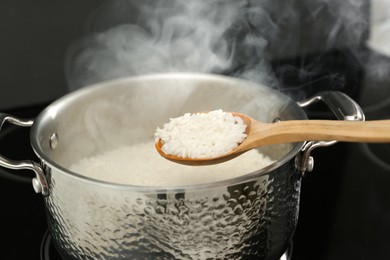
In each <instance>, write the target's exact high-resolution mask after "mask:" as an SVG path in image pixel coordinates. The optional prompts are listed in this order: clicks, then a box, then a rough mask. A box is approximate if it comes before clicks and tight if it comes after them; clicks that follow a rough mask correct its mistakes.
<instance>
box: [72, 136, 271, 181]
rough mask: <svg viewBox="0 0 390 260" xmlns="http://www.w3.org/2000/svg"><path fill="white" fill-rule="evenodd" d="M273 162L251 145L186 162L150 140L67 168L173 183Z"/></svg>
mask: <svg viewBox="0 0 390 260" xmlns="http://www.w3.org/2000/svg"><path fill="white" fill-rule="evenodd" d="M273 162H274V161H273V160H272V159H270V158H269V157H268V156H265V155H264V154H262V153H260V152H259V151H257V150H255V149H254V150H251V151H248V152H246V153H244V154H243V155H241V156H239V157H237V158H235V159H232V160H230V161H227V162H225V163H221V164H217V165H209V166H200V167H195V166H186V165H181V164H177V163H174V162H171V161H168V160H166V159H164V158H162V157H161V156H160V155H159V154H158V152H157V151H156V149H155V147H154V142H153V140H151V141H149V142H144V143H140V144H136V145H131V146H123V147H119V148H117V149H114V150H111V151H107V152H105V153H101V154H98V155H96V156H91V157H88V158H84V159H81V160H80V161H78V162H77V163H75V164H73V165H72V166H71V167H70V170H71V171H73V172H77V173H79V174H82V175H84V176H87V177H90V178H93V179H98V180H103V181H108V182H113V183H120V184H130V185H147V186H177V185H189V184H201V183H209V182H215V181H221V180H226V179H230V178H234V177H238V176H241V175H244V174H247V173H250V172H254V171H257V170H259V169H261V168H264V167H266V166H268V165H270V164H271V163H273Z"/></svg>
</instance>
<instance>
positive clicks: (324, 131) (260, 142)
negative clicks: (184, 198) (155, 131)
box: [155, 112, 390, 165]
mask: <svg viewBox="0 0 390 260" xmlns="http://www.w3.org/2000/svg"><path fill="white" fill-rule="evenodd" d="M232 114H233V115H234V116H239V117H241V118H242V119H243V120H244V123H245V124H246V125H247V128H246V131H245V133H246V134H247V137H246V139H245V140H244V141H243V142H242V143H240V144H239V145H238V146H237V147H236V148H235V149H233V150H232V151H230V152H229V153H227V154H224V155H221V156H218V157H212V158H183V157H179V156H175V155H170V154H165V153H164V152H163V151H162V149H161V148H162V146H163V145H164V143H163V142H162V141H161V140H159V141H157V142H156V144H155V146H156V149H157V151H158V152H159V153H160V155H161V156H163V157H164V158H166V159H168V160H171V161H174V162H177V163H180V164H186V165H211V164H217V163H221V162H225V161H227V160H230V159H233V158H235V157H237V156H238V155H240V154H242V153H244V152H246V151H249V150H251V149H253V148H256V147H260V146H265V145H272V144H281V143H294V142H303V141H332V140H336V141H343V142H364V143H387V142H390V120H376V121H339V120H289V121H281V122H277V123H273V124H270V123H262V122H259V121H256V120H254V119H253V118H250V117H248V116H246V115H243V114H239V113H235V112H233V113H232Z"/></svg>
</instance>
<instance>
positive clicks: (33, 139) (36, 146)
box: [30, 73, 306, 193]
mask: <svg viewBox="0 0 390 260" xmlns="http://www.w3.org/2000/svg"><path fill="white" fill-rule="evenodd" d="M194 76H196V77H197V78H199V77H201V78H204V79H208V80H210V79H211V80H221V79H226V78H229V80H236V81H237V82H243V81H246V82H247V84H248V83H249V84H256V85H262V84H259V83H256V82H251V81H247V80H244V79H238V78H233V77H228V76H223V75H216V74H204V73H163V74H148V75H138V76H130V77H124V78H118V79H113V80H107V81H104V82H99V83H95V84H92V85H89V86H86V87H83V88H81V89H79V90H76V91H73V92H71V93H69V94H67V95H65V96H63V97H61V98H59V99H57V100H55V101H54V102H52V103H51V104H50V105H48V106H47V107H46V108H45V109H44V110H43V111H42V112H41V113H40V114H39V115H38V117H37V118H36V119H35V121H34V123H33V125H32V127H31V131H30V143H31V146H32V149H33V151H34V152H35V154H36V155H37V156H38V158H39V159H40V160H41V163H42V164H43V165H44V166H45V167H48V168H49V169H51V168H55V169H56V170H57V171H59V172H61V173H62V174H64V175H66V176H68V177H71V178H73V179H77V180H79V181H82V182H85V183H88V184H92V185H99V186H103V187H107V188H113V189H118V190H132V191H137V192H144V193H156V192H159V193H161V192H183V191H184V190H185V191H192V190H205V189H212V188H218V187H226V186H231V185H233V184H240V183H243V182H247V181H249V180H253V179H255V178H257V177H259V176H263V175H266V174H271V173H272V172H273V171H274V170H275V169H277V168H279V167H281V166H282V165H284V164H285V163H287V162H288V161H290V160H291V159H292V158H294V157H295V156H296V155H297V154H298V153H299V152H300V151H301V150H302V148H303V146H304V144H305V142H299V143H293V144H292V149H291V150H290V151H289V152H288V153H286V154H285V155H284V156H283V157H281V158H279V159H278V160H277V161H275V162H274V163H272V164H270V165H268V166H266V167H264V168H261V169H259V170H257V171H254V172H249V173H246V174H244V175H241V176H238V177H234V178H229V179H225V180H220V181H215V182H209V183H199V184H189V185H175V186H146V185H145V186H144V185H132V184H121V183H115V182H109V181H104V180H99V179H94V178H90V177H87V176H84V175H82V174H79V173H76V172H73V171H71V170H69V169H67V168H65V167H63V166H61V165H59V164H58V163H56V162H55V161H53V160H52V159H50V158H49V156H47V155H46V154H45V152H44V150H43V149H42V146H41V145H40V143H39V141H38V138H37V133H38V128H39V125H41V121H42V120H43V118H44V117H47V116H50V114H51V113H53V111H55V110H57V109H58V107H62V106H63V105H64V103H67V101H69V100H74V99H77V97H79V96H82V95H85V93H87V92H89V91H90V90H91V89H92V88H93V89H96V88H106V87H108V86H110V85H113V84H118V83H123V82H127V81H129V80H132V81H142V80H144V79H145V78H148V79H151V78H152V79H153V78H154V79H163V78H172V77H176V78H180V77H181V78H183V77H194ZM269 90H270V91H274V92H276V93H277V94H278V95H282V96H284V98H286V99H287V100H289V102H290V103H292V104H296V102H295V101H293V100H292V99H291V98H290V97H288V96H286V95H285V94H283V93H281V92H278V91H276V90H274V89H271V88H269ZM297 107H298V108H299V106H298V105H297ZM300 109H301V108H300ZM302 111H303V110H302ZM303 113H304V112H303ZM304 115H305V117H306V114H305V113H304Z"/></svg>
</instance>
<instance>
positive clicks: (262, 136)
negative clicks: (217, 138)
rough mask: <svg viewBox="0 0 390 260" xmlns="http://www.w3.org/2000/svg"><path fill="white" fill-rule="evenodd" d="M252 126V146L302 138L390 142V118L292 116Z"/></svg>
mask: <svg viewBox="0 0 390 260" xmlns="http://www.w3.org/2000/svg"><path fill="white" fill-rule="evenodd" d="M252 127H253V128H252V130H251V136H250V140H246V141H247V143H248V144H249V142H253V144H252V145H251V146H252V147H251V148H253V147H255V146H259V145H267V144H278V143H279V144H280V143H289V142H302V141H331V140H337V141H344V142H368V143H386V142H389V143H390V120H376V121H337V120H291V121H282V122H278V123H274V124H264V123H260V122H256V121H255V122H254V125H253V126H252ZM249 149H250V148H249Z"/></svg>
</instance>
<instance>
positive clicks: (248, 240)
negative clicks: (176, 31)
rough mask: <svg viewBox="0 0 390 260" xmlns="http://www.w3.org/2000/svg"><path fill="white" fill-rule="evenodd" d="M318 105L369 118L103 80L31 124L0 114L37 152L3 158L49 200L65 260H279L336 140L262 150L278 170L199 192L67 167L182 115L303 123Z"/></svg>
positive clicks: (277, 101)
mask: <svg viewBox="0 0 390 260" xmlns="http://www.w3.org/2000/svg"><path fill="white" fill-rule="evenodd" d="M320 100H322V101H324V102H325V103H326V104H327V105H328V106H329V108H330V109H331V110H332V111H333V112H334V113H335V114H336V116H337V117H338V118H339V119H342V120H364V115H363V113H362V111H361V109H360V107H359V106H358V105H357V104H356V103H355V102H354V101H353V100H351V99H350V98H349V97H347V96H345V95H344V94H342V93H340V92H323V93H320V94H319V95H318V96H315V97H313V98H311V99H310V100H307V101H304V102H298V103H296V102H294V101H292V100H291V99H290V98H288V97H287V96H285V95H283V94H281V93H279V92H277V91H275V90H272V89H270V88H268V87H265V86H261V85H258V84H255V83H251V82H248V81H243V80H239V79H233V78H230V77H224V76H216V75H200V74H162V75H149V76H140V77H132V78H126V79H120V80H116V81H111V82H105V83H101V84H97V85H95V86H91V87H87V88H84V89H81V90H79V91H76V92H73V93H71V94H69V95H67V96H64V97H63V98H61V99H59V100H57V101H55V102H54V103H53V104H51V105H50V106H48V107H47V108H46V109H45V110H44V111H43V112H42V113H41V114H40V115H39V116H38V117H37V118H36V119H35V121H32V120H23V119H18V118H15V117H12V116H10V115H5V114H0V123H1V125H0V127H1V126H2V125H3V123H4V122H9V123H12V124H16V125H20V126H31V127H32V129H31V145H32V148H33V149H34V151H35V153H36V154H37V156H38V157H39V158H40V160H41V161H40V163H37V162H32V161H22V162H16V161H12V160H9V159H7V158H4V157H0V165H1V166H3V167H6V168H10V169H31V170H33V171H34V172H35V173H36V178H34V179H33V187H34V189H35V191H36V192H41V193H42V194H43V196H44V199H45V205H46V210H47V219H48V225H49V229H50V232H51V234H52V236H53V238H54V242H55V244H56V247H57V249H58V250H59V252H60V254H61V255H62V257H63V258H64V259H248V258H250V259H254V258H255V259H278V258H280V256H281V255H282V254H283V252H284V251H285V250H286V249H287V247H288V245H289V243H290V240H291V237H292V235H293V233H294V230H295V227H296V224H297V218H298V208H299V196H300V185H301V178H302V175H303V174H304V173H305V172H307V171H311V170H312V168H313V158H312V157H311V156H310V153H311V151H312V150H313V149H315V148H316V147H319V146H326V145H330V144H333V143H334V142H311V141H308V142H306V143H296V144H291V145H277V146H272V147H264V148H263V150H262V152H263V153H266V154H267V155H268V156H270V157H272V158H273V159H275V160H276V162H275V163H273V164H272V165H270V166H268V167H266V168H263V169H259V170H257V171H255V172H243V173H242V176H240V177H236V178H233V179H226V180H223V179H221V180H220V181H217V182H214V183H204V184H196V185H186V184H185V183H183V185H181V186H169V187H161V186H160V187H155V186H153V187H147V186H134V185H123V184H116V183H109V182H106V181H101V180H96V179H91V178H87V177H85V176H83V175H82V173H81V174H79V173H74V172H71V171H70V170H69V167H70V165H71V164H72V163H74V162H75V161H77V160H79V159H81V158H85V157H88V156H90V155H93V154H97V153H99V152H102V151H105V150H108V149H112V148H115V147H118V146H120V145H131V144H135V143H137V142H140V141H141V140H145V139H150V138H153V133H154V131H155V129H156V127H157V126H161V125H162V123H164V122H166V121H167V118H170V117H174V116H179V115H181V114H183V113H184V112H195V111H207V110H212V109H218V108H221V109H223V110H225V111H237V112H241V113H245V114H248V115H250V116H252V117H254V118H256V119H258V120H262V121H266V122H273V121H278V120H290V119H302V120H305V119H307V118H306V114H305V113H304V111H303V109H302V107H305V106H308V105H310V104H312V103H315V102H317V101H320ZM128 163H131V158H129V161H128ZM146 163H148V162H147V159H146ZM156 171H158V169H156ZM107 174H109V173H107Z"/></svg>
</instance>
